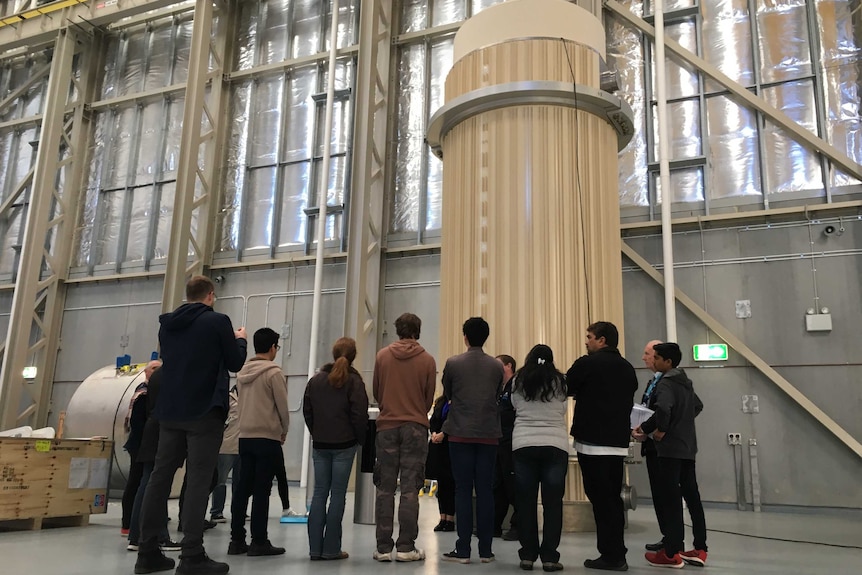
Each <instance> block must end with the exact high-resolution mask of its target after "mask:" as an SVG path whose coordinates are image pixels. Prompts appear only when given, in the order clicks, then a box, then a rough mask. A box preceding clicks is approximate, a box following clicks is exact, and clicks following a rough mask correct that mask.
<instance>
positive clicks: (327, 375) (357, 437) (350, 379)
mask: <svg viewBox="0 0 862 575" xmlns="http://www.w3.org/2000/svg"><path fill="white" fill-rule="evenodd" d="M332 358H333V359H334V360H335V361H334V362H333V363H328V364H326V365H324V366H323V367H322V368H320V371H319V372H318V373H317V374H315V376H314V377H312V378H311V380H310V381H309V382H308V386H307V387H306V388H305V397H304V399H303V402H302V413H303V415H304V416H305V424H306V425H307V426H308V430H309V432H310V433H311V439H312V447H313V450H312V455H311V457H312V461H313V463H314V494H313V496H312V499H311V509H310V510H309V512H308V548H309V549H308V554H309V556H310V557H311V559H312V561H314V560H319V559H347V557H348V554H347V553H346V552H345V551H342V550H341V520H342V518H343V517H344V502H345V499H346V496H347V482H348V481H349V479H350V471H351V470H352V469H353V459H354V457H355V455H356V446H357V445H361V444H362V443H363V442H364V440H365V427H366V425H367V423H368V394H367V393H366V391H365V383H364V382H363V381H362V376H360V375H359V372H358V371H356V370H355V369H353V360H354V359H356V342H355V341H354V340H352V339H350V338H349V337H342V338H340V339H338V340H337V341H336V342H335V344H334V345H333V346H332ZM327 499H329V508H328V509H327V507H326V500H327Z"/></svg>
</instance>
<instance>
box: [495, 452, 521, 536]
mask: <svg viewBox="0 0 862 575" xmlns="http://www.w3.org/2000/svg"><path fill="white" fill-rule="evenodd" d="M510 505H511V506H512V507H513V510H512V519H510V520H509V526H510V527H517V525H518V505H517V501H516V497H515V466H514V463H513V460H512V442H511V441H506V442H504V441H501V442H500V445H499V447H498V448H497V467H496V469H495V470H494V532H495V533H499V532H500V531H502V530H503V521H504V520H505V519H506V515H507V514H508V513H509V506H510Z"/></svg>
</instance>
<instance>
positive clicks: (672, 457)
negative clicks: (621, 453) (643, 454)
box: [632, 343, 707, 567]
mask: <svg viewBox="0 0 862 575" xmlns="http://www.w3.org/2000/svg"><path fill="white" fill-rule="evenodd" d="M653 349H654V350H655V358H654V360H653V364H654V365H655V369H656V371H660V372H662V373H663V375H662V377H661V379H660V380H659V382H658V385H656V392H655V401H654V402H653V406H654V409H655V413H654V414H653V415H652V416H651V417H650V418H649V419H648V420H646V421H645V422H644V423H643V424H642V425H641V426H640V427H638V428H636V429H635V430H634V432H633V433H632V435H633V436H634V437H635V439H638V440H643V439H645V437H646V436H647V435H650V434H652V437H653V439H654V440H655V448H656V451H657V452H658V475H659V480H658V482H657V485H656V487H657V488H658V489H657V492H656V493H653V500H654V501H655V505H657V506H660V507H661V517H662V521H663V522H664V525H663V527H664V530H665V539H664V548H663V549H660V550H658V551H655V552H650V553H647V554H646V560H647V561H648V562H649V563H650V564H652V565H656V566H660V567H682V565H683V562H685V563H688V564H691V565H698V566H703V565H705V564H706V553H707V547H706V520H705V518H704V514H703V505H702V504H701V501H700V491H699V490H698V487H697V477H696V474H695V466H694V460H695V455H696V454H697V433H696V432H695V426H694V418H695V417H697V415H698V414H699V413H700V412H701V411H702V410H703V402H701V401H700V398H699V397H698V396H697V394H696V393H695V392H694V388H693V386H692V383H691V380H690V379H689V378H688V376H687V375H686V374H685V371H683V370H682V369H679V368H678V367H677V366H678V365H679V362H680V361H681V360H682V352H681V351H680V349H679V345H677V344H675V343H660V344H657V345H655V346H654V347H653ZM682 497H685V501H686V503H687V504H688V508H689V513H690V514H691V523H692V531H693V532H694V549H692V550H691V551H684V549H683V547H682V544H683V537H684V535H685V532H684V529H685V528H684V525H683V519H682Z"/></svg>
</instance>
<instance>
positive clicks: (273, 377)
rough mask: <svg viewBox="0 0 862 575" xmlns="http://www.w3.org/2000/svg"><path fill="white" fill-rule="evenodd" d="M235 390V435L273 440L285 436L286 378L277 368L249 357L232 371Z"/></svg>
mask: <svg viewBox="0 0 862 575" xmlns="http://www.w3.org/2000/svg"><path fill="white" fill-rule="evenodd" d="M236 382H237V389H238V390H239V438H240V439H253V438H260V439H273V440H275V441H278V442H281V438H282V436H284V435H287V424H288V417H289V414H288V408H287V380H286V379H285V377H284V372H283V371H282V370H281V367H280V366H279V365H278V364H277V363H275V362H273V361H269V360H267V359H261V358H258V357H253V358H251V359H250V360H249V361H248V363H246V364H245V365H244V366H242V369H241V370H239V373H237V374H236Z"/></svg>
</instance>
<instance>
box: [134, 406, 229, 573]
mask: <svg viewBox="0 0 862 575" xmlns="http://www.w3.org/2000/svg"><path fill="white" fill-rule="evenodd" d="M223 435H224V411H222V410H221V409H213V410H212V411H210V412H209V413H207V414H206V415H204V416H203V417H201V418H200V419H195V420H193V421H163V422H161V423H160V425H159V450H158V453H156V461H155V466H154V468H153V473H152V475H150V481H149V483H148V484H147V490H146V492H145V493H144V501H143V504H142V506H141V541H140V549H139V551H138V553H140V554H142V555H143V554H153V553H158V552H159V542H158V537H159V532H160V531H161V530H162V528H163V527H164V521H165V518H166V517H167V515H168V497H169V496H170V493H171V483H173V480H174V474H175V473H176V472H177V469H179V468H180V466H181V465H182V464H183V460H184V459H185V460H186V478H187V481H188V489H187V492H186V497H185V500H184V501H183V505H182V509H181V513H182V516H183V540H182V547H183V550H182V555H181V557H193V556H196V555H200V554H202V553H203V552H204V547H203V537H204V516H205V514H206V509H207V499H208V498H209V489H210V484H211V483H212V478H213V472H214V471H215V467H216V463H217V462H218V450H219V447H221V440H222V436H223Z"/></svg>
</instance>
